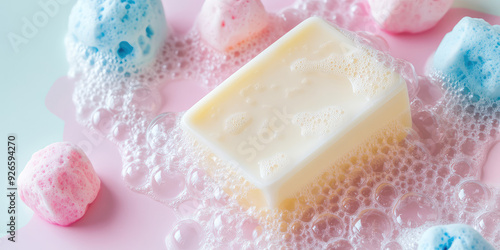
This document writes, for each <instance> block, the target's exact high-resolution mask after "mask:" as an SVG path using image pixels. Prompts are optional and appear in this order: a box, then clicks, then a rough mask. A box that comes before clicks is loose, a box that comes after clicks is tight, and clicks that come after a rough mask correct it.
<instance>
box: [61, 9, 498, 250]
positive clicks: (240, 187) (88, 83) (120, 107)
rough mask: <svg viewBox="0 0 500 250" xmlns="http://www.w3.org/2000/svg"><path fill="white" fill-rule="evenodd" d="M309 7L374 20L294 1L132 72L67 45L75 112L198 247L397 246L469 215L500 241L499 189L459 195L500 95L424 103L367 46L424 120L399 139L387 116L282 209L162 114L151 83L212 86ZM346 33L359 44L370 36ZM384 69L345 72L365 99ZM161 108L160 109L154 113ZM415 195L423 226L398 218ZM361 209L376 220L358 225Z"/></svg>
mask: <svg viewBox="0 0 500 250" xmlns="http://www.w3.org/2000/svg"><path fill="white" fill-rule="evenodd" d="M314 15H316V16H322V17H324V18H325V19H326V20H327V21H329V22H331V23H333V24H336V25H337V26H338V27H341V28H345V29H348V30H352V31H359V30H364V31H370V30H373V29H375V28H374V27H373V24H372V22H371V17H370V16H369V14H368V12H367V10H366V9H365V7H364V1H361V0H332V1H305V0H299V1H297V2H296V3H295V4H294V5H293V6H291V7H289V8H287V9H285V10H283V11H281V12H279V13H269V21H268V25H267V26H266V28H264V29H263V30H262V31H261V32H260V33H259V34H258V35H256V36H255V37H254V38H253V39H252V40H251V41H246V42H243V43H242V44H240V45H239V46H237V47H235V48H233V49H232V50H230V51H229V52H219V51H217V50H215V49H213V48H212V47H211V46H209V45H207V44H205V43H204V42H202V41H201V38H200V34H199V33H198V32H197V31H196V30H193V31H191V32H190V33H189V34H187V35H186V36H185V37H176V36H174V35H172V34H171V35H170V36H169V37H167V38H166V42H165V44H164V45H163V47H162V48H161V49H160V53H159V55H158V58H157V59H156V61H155V62H153V64H152V65H151V66H150V67H146V68H143V69H142V70H141V71H138V72H134V71H132V72H129V73H130V74H129V75H127V76H125V74H124V73H125V71H123V72H122V73H119V72H118V69H116V70H117V71H116V72H118V73H115V71H113V70H110V71H107V66H106V65H108V62H107V61H106V60H105V58H104V59H103V58H101V57H94V58H86V59H85V58H83V57H80V56H79V55H85V52H86V51H87V49H88V48H85V47H82V46H81V45H77V44H71V43H70V44H67V46H68V47H67V51H68V57H70V58H72V59H74V60H73V61H70V62H71V67H73V68H75V67H78V71H79V72H81V73H82V74H81V75H80V78H79V79H78V81H77V82H76V84H75V90H74V94H73V102H74V104H75V108H76V111H77V120H78V121H79V122H80V123H81V124H82V125H83V126H86V127H88V128H90V129H92V130H93V131H96V133H101V134H103V135H105V136H106V137H107V138H108V139H109V140H110V141H112V142H114V143H116V144H117V146H118V148H119V151H120V155H121V156H122V161H123V171H122V174H123V178H124V180H125V182H126V183H127V185H128V186H129V187H130V188H131V189H132V190H134V191H137V192H139V193H142V194H144V195H147V196H149V197H151V198H153V199H156V200H158V201H159V202H162V203H163V204H165V205H166V206H168V207H169V208H172V209H173V210H174V211H175V212H176V214H177V215H178V216H179V217H180V218H183V219H185V220H182V221H180V222H178V224H177V225H176V226H175V227H174V228H175V230H174V231H172V232H171V234H168V235H167V236H166V237H167V238H168V239H172V234H175V235H178V236H181V238H177V239H182V238H190V239H192V240H193V241H196V240H197V241H198V242H192V244H193V246H201V247H200V248H202V249H220V248H228V247H229V248H230V247H232V248H241V249H277V248H280V247H284V248H294V249H297V248H302V249H324V248H329V247H332V248H333V247H339V248H340V249H349V247H352V248H364V249H367V247H366V246H367V244H368V249H370V248H372V249H373V248H375V249H380V248H381V247H384V246H393V245H396V246H397V245H400V246H402V247H403V249H414V248H416V245H415V244H416V242H417V240H418V239H419V237H420V236H421V235H422V233H423V231H425V229H427V228H429V227H430V226H432V225H437V224H447V223H467V224H469V225H472V226H474V227H475V228H476V229H478V230H479V231H480V232H481V233H483V234H484V236H485V237H486V239H487V240H488V241H490V242H491V243H492V244H493V245H494V246H495V247H497V248H499V247H500V239H499V238H498V237H496V236H497V235H498V233H497V232H499V229H498V225H499V224H498V223H497V224H493V225H492V224H488V223H486V222H488V221H493V220H494V219H495V218H500V217H495V216H496V214H497V212H498V211H497V210H495V209H496V207H498V204H497V205H495V204H496V203H498V200H499V198H500V191H499V189H498V188H494V187H490V186H487V185H483V186H482V188H484V189H485V190H487V191H489V195H486V196H481V197H480V198H481V202H483V201H484V202H486V203H488V204H489V205H488V206H482V207H479V208H476V207H473V206H472V205H470V204H472V203H470V202H469V201H472V200H473V199H474V198H475V197H474V196H471V195H470V193H469V192H466V191H467V190H469V189H466V190H464V195H465V196H463V197H462V198H459V195H458V194H459V193H460V192H461V188H462V187H464V183H469V182H471V181H476V180H478V179H479V178H480V176H479V174H480V173H481V166H480V165H479V162H482V160H483V159H484V158H485V157H486V155H487V150H488V148H487V146H488V145H490V144H492V143H494V142H496V141H497V140H498V138H497V137H498V130H499V128H498V126H499V123H500V122H499V120H500V108H499V107H498V104H495V103H493V102H489V101H487V100H481V101H479V102H477V101H475V100H472V99H471V97H469V96H466V95H463V94H462V93H461V92H460V91H458V90H453V89H448V88H446V87H444V88H442V89H443V93H444V94H443V96H442V97H440V98H439V99H438V100H436V101H435V102H434V103H432V104H429V103H426V102H425V101H424V100H421V99H420V98H419V97H418V96H417V95H416V93H417V92H416V91H417V90H418V81H417V79H416V77H415V74H414V71H413V70H412V69H411V66H408V64H404V63H402V62H401V61H400V60H396V59H393V58H392V57H390V56H387V55H386V54H384V53H382V52H376V53H377V54H376V56H374V55H371V56H372V58H377V60H380V61H381V62H383V63H384V65H386V67H387V68H388V69H390V70H395V71H397V72H398V73H401V75H402V77H403V78H404V79H405V80H406V83H407V85H408V89H409V94H410V101H411V108H412V114H413V120H414V123H415V126H416V127H417V128H418V129H417V130H412V131H410V132H409V135H408V136H407V137H406V139H404V140H402V138H403V137H402V136H401V134H394V132H395V131H399V130H398V126H397V124H394V125H393V126H389V127H388V128H387V129H386V130H385V131H383V132H382V133H385V134H383V136H380V137H377V138H375V139H373V140H372V141H371V143H369V144H368V146H366V147H364V148H362V149H359V150H357V151H356V152H353V153H352V155H349V156H347V157H345V158H344V159H342V160H341V162H340V163H339V165H338V166H336V167H335V168H333V169H331V170H330V171H329V172H327V173H325V174H324V175H323V176H322V178H320V179H318V181H317V182H315V183H313V184H311V185H310V186H308V187H307V188H306V189H305V190H304V191H303V192H302V193H301V194H298V195H297V197H295V199H293V200H292V201H290V202H289V203H288V204H287V206H286V207H285V208H283V209H281V210H276V211H269V210H265V209H255V208H250V207H247V206H241V205H240V203H238V200H243V199H244V198H245V195H247V194H248V195H250V192H251V190H253V187H252V186H251V184H250V183H249V182H248V181H246V180H245V179H242V178H241V177H240V176H239V175H238V174H237V173H236V171H235V168H234V166H231V165H230V163H227V162H224V161H222V160H221V159H219V158H217V157H216V156H214V155H213V154H212V153H210V152H209V151H208V150H207V149H205V148H203V147H202V146H201V145H199V144H198V143H196V142H195V141H194V140H193V139H192V138H190V137H189V136H187V135H185V134H184V133H183V131H182V129H181V128H180V118H181V117H182V115H183V113H175V115H165V114H161V115H158V113H157V110H158V107H159V105H160V104H161V101H162V98H161V96H160V97H159V98H157V96H156V93H158V90H159V89H160V87H162V86H163V85H164V84H168V83H169V82H171V81H173V80H178V79H183V78H187V79H192V80H199V81H200V82H201V84H202V85H203V86H205V87H207V88H208V89H213V88H214V87H216V86H217V85H218V84H219V83H220V82H222V81H223V80H224V79H226V78H227V77H228V76H229V75H231V74H232V73H233V72H235V71H236V70H237V69H238V68H240V67H241V66H242V65H244V64H245V63H246V62H248V61H249V60H250V59H251V58H253V57H254V56H255V55H257V54H258V53H259V52H261V51H262V50H263V49H264V48H266V47H267V46H268V45H269V44H271V43H272V42H274V41H275V40H276V39H277V38H279V37H280V36H281V35H283V34H284V33H285V32H286V31H287V30H289V29H290V28H292V27H294V26H295V25H296V24H297V23H299V22H300V21H301V20H304V19H305V18H306V17H309V16H314ZM345 34H347V35H348V36H349V37H352V38H353V39H354V40H355V41H356V43H363V44H365V43H367V41H368V40H367V39H365V38H366V37H368V38H369V37H370V36H369V35H366V34H365V35H364V37H363V38H359V37H358V36H355V35H353V34H352V33H349V32H345ZM358 34H362V33H358ZM368 42H370V43H371V44H372V45H373V46H375V47H380V48H383V47H384V45H383V41H378V40H377V39H375V38H374V39H371V40H369V41H368ZM367 53H368V52H367ZM370 53H371V52H370ZM367 55H368V54H367ZM325 56H326V57H328V55H325ZM360 56H362V55H360ZM373 60H375V59H373ZM91 61H92V62H93V63H90V62H91ZM370 63H372V64H376V61H371V62H370ZM365 66H367V65H365ZM361 69H362V70H360V71H359V72H361V73H363V74H367V75H373V74H374V73H373V72H368V71H367V70H368V69H369V67H368V66H367V67H364V66H363V67H361ZM408 69H409V70H408ZM353 72H354V71H353ZM356 72H358V71H356ZM377 72H381V73H380V74H379V73H376V74H379V77H377V78H379V79H378V80H377V81H375V82H374V81H370V82H363V79H364V78H363V75H359V76H358V77H359V78H357V79H356V78H355V77H353V79H350V80H351V81H354V82H356V81H358V83H356V84H357V85H358V86H359V89H358V90H355V89H354V87H355V85H356V84H353V91H358V92H359V93H360V94H362V95H365V96H367V97H369V96H371V95H375V94H376V91H378V88H372V89H370V88H367V90H369V91H368V92H367V93H363V89H362V88H363V86H364V85H363V84H369V83H377V82H382V83H383V80H384V79H385V78H386V77H391V76H390V75H387V74H386V73H384V72H390V71H384V69H377ZM328 73H329V72H328ZM332 73H333V72H332ZM370 80H372V79H370ZM423 80H425V81H429V82H431V83H433V84H434V85H435V86H441V85H442V83H443V79H442V77H441V76H440V75H427V76H425V77H423V78H422V79H421V81H423ZM134 86H138V87H134ZM381 86H383V84H382V85H381ZM387 87H390V86H387ZM252 91H253V90H252ZM138 92H141V93H138ZM134 96H135V97H134ZM157 116H161V117H163V118H164V119H156V120H155V117H157ZM417 116H420V117H421V118H425V119H419V118H418V117H417ZM427 118H428V119H427ZM153 120H155V123H154V124H155V125H158V126H160V127H159V128H165V129H162V130H151V131H150V130H148V127H150V128H153V127H152V126H150V124H151V123H152V122H153ZM155 131H165V133H166V135H164V136H159V135H158V136H155V137H154V138H155V139H148V137H150V136H148V134H153V135H154V134H155V133H154V132H155ZM152 142H154V143H152ZM169 176H175V181H174V182H171V183H170V184H172V185H173V186H169V185H170V184H169V182H168V180H169V179H168V177H169ZM164 177H165V178H164ZM346 183H347V184H348V185H346ZM164 189H168V192H167V191H165V190H164ZM231 190H233V191H234V192H230V191H231ZM408 193H417V194H419V195H422V196H424V197H426V199H423V201H426V200H430V201H431V202H432V204H435V206H436V209H437V211H439V213H438V217H437V219H436V220H433V221H427V220H424V221H419V224H421V226H419V227H417V228H407V227H405V225H410V224H409V221H407V220H405V219H404V218H406V217H402V218H403V220H402V221H401V222H402V223H396V221H397V220H396V218H395V217H394V215H393V209H394V207H395V206H396V204H401V202H399V201H400V199H401V197H403V196H404V195H405V194H408ZM416 202H417V204H418V199H417V201H416ZM495 202H496V203H495ZM425 204H428V203H424V204H423V205H425ZM465 208H467V210H466V209H465ZM471 209H472V210H471ZM366 217H368V218H371V219H372V220H373V221H376V223H374V224H364V223H362V222H363V221H365V219H366ZM325 218H326V219H325ZM325 221H326V222H325ZM328 221H330V223H329V222H328ZM360 221H361V223H358V222H360ZM497 221H499V220H498V219H497ZM323 222H325V223H326V224H325V223H323ZM315 228H316V229H315ZM319 228H327V229H325V231H321V232H324V233H323V234H322V233H318V232H319V231H318V229H319ZM373 228H378V229H377V230H376V231H373V230H372V229H373ZM389 229H390V230H389ZM371 232H374V233H375V235H374V234H373V233H371ZM167 233H168V232H165V234H167ZM228 236H231V237H228ZM184 243H186V242H182V241H175V240H174V241H171V240H169V244H173V247H179V248H182V247H183V246H186V245H183V244H184ZM189 244H191V243H189Z"/></svg>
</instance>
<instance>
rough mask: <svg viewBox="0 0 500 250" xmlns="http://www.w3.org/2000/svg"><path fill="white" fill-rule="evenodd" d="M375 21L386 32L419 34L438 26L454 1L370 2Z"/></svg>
mask: <svg viewBox="0 0 500 250" xmlns="http://www.w3.org/2000/svg"><path fill="white" fill-rule="evenodd" d="M368 3H369V4H370V8H371V13H372V16H373V19H375V21H376V22H377V23H378V24H379V25H380V27H381V28H382V29H384V30H386V31H389V32H393V33H402V32H409V33H418V32H422V31H426V30H428V29H430V28H432V27H434V25H436V24H437V23H438V22H439V20H441V18H443V16H444V15H445V14H446V12H447V11H448V10H449V9H450V7H451V5H452V4H453V0H368Z"/></svg>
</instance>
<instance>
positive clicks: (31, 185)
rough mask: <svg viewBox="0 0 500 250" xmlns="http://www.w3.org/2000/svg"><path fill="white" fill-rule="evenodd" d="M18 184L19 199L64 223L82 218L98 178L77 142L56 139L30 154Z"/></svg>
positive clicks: (37, 210) (94, 193) (96, 191)
mask: <svg viewBox="0 0 500 250" xmlns="http://www.w3.org/2000/svg"><path fill="white" fill-rule="evenodd" d="M17 186H18V190H19V196H20V197H21V200H23V201H24V203H25V204H26V205H27V206H28V207H30V208H31V209H32V210H33V211H34V212H35V213H36V214H38V215H39V216H40V217H42V218H43V219H45V220H47V221H48V222H50V223H52V224H56V225H61V226H67V225H70V224H71V223H73V222H75V221H77V220H79V219H80V218H82V216H83V215H84V214H85V212H86V211H87V207H88V205H89V204H90V203H92V202H93V201H94V199H95V198H96V196H97V193H99V188H100V187H101V181H100V180H99V177H98V176H97V174H96V172H95V171H94V168H93V167H92V164H91V163H90V161H89V159H88V158H87V156H86V155H85V153H84V152H83V151H82V150H81V149H80V148H79V147H78V146H76V145H73V144H72V143H69V142H56V143H53V144H50V145H49V146H47V147H45V148H44V149H42V150H40V151H38V152H36V153H35V154H33V156H32V157H31V159H30V161H29V162H28V164H27V165H26V167H25V168H24V170H23V171H22V172H21V174H20V176H19V180H18V182H17Z"/></svg>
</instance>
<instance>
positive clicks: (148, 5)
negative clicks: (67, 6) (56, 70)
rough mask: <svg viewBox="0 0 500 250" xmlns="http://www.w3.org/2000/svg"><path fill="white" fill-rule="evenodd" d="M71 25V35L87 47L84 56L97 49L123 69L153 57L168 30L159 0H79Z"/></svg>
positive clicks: (140, 64) (77, 42)
mask: <svg viewBox="0 0 500 250" xmlns="http://www.w3.org/2000/svg"><path fill="white" fill-rule="evenodd" d="M68 28H69V29H68V30H69V34H68V38H69V39H71V40H72V42H73V43H75V44H77V45H80V46H83V48H84V49H85V52H84V55H82V56H84V57H86V58H87V57H89V58H90V57H92V55H93V54H95V53H98V54H99V55H101V57H99V58H104V59H103V60H109V62H108V63H111V64H119V65H120V66H121V69H120V70H119V71H120V72H122V71H126V70H131V71H133V70H134V69H135V68H139V67H141V66H143V65H147V64H149V63H150V62H151V61H153V60H154V59H155V58H156V53H157V52H158V51H159V50H160V49H161V47H162V46H163V45H164V42H165V38H166V34H167V25H166V21H165V15H164V13H163V7H162V3H161V1H160V0H79V1H78V2H77V3H76V4H75V6H74V7H73V10H72V12H71V15H70V18H69V27H68ZM90 63H91V64H92V63H94V62H90ZM104 65H106V63H104ZM116 68H117V69H118V68H119V67H116Z"/></svg>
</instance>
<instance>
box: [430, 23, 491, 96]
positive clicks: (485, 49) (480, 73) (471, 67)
mask: <svg viewBox="0 0 500 250" xmlns="http://www.w3.org/2000/svg"><path fill="white" fill-rule="evenodd" d="M433 65H434V68H435V69H436V70H437V71H438V72H440V73H442V74H443V75H444V76H445V77H446V78H448V79H449V80H450V81H451V83H452V84H453V85H454V86H455V87H457V88H464V91H465V92H466V93H467V92H472V93H473V94H474V95H477V96H478V97H479V98H482V99H486V100H500V70H499V69H500V26H498V25H494V26H492V25H490V24H488V23H487V22H486V21H484V20H483V19H476V18H470V17H464V18H463V19H462V20H460V22H459V23H458V24H457V25H456V26H455V27H454V28H453V31H451V32H450V33H448V34H447V35H446V36H445V37H444V38H443V41H441V44H440V45H439V47H438V49H437V51H436V53H435V55H434V60H433Z"/></svg>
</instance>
